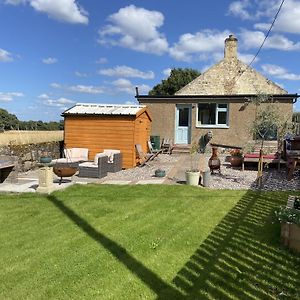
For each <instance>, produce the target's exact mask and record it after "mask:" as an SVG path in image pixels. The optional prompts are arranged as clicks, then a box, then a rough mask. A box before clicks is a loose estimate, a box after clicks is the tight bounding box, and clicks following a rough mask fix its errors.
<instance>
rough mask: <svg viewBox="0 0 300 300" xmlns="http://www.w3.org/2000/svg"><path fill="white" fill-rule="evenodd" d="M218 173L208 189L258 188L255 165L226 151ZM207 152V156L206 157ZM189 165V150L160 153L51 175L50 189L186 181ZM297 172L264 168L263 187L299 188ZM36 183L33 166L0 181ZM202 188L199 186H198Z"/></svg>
mask: <svg viewBox="0 0 300 300" xmlns="http://www.w3.org/2000/svg"><path fill="white" fill-rule="evenodd" d="M219 157H220V160H221V173H218V172H215V173H214V174H212V175H211V176H210V184H209V187H208V188H210V189H229V190H241V189H243V190H249V189H250V190H258V188H257V185H256V176H257V170H256V168H257V167H256V166H255V165H252V166H247V168H246V169H245V170H244V171H242V170H241V169H234V168H232V167H231V166H230V163H229V162H227V160H226V155H223V156H222V155H220V156H219ZM208 158H209V156H207V157H206V159H207V160H208ZM189 166H190V156H189V154H172V155H168V154H160V155H158V156H157V157H156V158H155V159H154V160H153V161H150V162H149V163H148V164H147V165H145V166H143V167H135V168H132V169H126V170H122V171H120V172H117V173H109V174H108V176H106V177H104V178H101V179H96V178H82V177H78V175H74V176H73V177H72V178H64V179H63V182H62V184H61V185H59V178H57V177H56V176H54V186H53V189H54V190H56V189H63V188H65V187H68V186H70V185H72V184H74V183H80V184H87V183H99V184H185V171H186V170H187V169H188V168H189ZM157 169H163V170H165V171H166V176H165V177H164V178H157V177H155V170H157ZM299 179H300V178H299V174H298V173H297V174H295V176H294V178H293V179H292V180H290V181H288V180H287V175H286V168H285V167H284V166H282V168H281V170H280V171H278V170H277V168H276V167H275V166H274V167H270V168H267V169H265V170H264V175H263V187H262V190H263V191H295V190H299V189H300V180H299ZM37 187H38V170H37V169H36V170H32V171H29V172H26V173H20V174H19V175H18V180H17V182H14V183H6V182H5V183H2V184H0V192H1V191H9V192H35V190H36V188H37ZM199 188H201V186H199Z"/></svg>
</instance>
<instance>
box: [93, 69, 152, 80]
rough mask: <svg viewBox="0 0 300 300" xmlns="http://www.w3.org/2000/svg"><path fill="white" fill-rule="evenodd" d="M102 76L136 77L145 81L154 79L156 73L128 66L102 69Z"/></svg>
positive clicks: (100, 71) (100, 72)
mask: <svg viewBox="0 0 300 300" xmlns="http://www.w3.org/2000/svg"><path fill="white" fill-rule="evenodd" d="M98 73H99V74H101V75H106V76H115V77H136V78H143V79H153V78H154V73H153V72H152V71H148V72H143V71H140V70H138V69H134V68H131V67H128V66H116V67H114V68H110V69H102V70H99V71H98Z"/></svg>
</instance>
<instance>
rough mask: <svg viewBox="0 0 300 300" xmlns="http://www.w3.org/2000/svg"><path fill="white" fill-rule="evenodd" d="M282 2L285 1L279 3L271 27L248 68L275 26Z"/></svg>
mask: <svg viewBox="0 0 300 300" xmlns="http://www.w3.org/2000/svg"><path fill="white" fill-rule="evenodd" d="M284 1H285V0H282V1H281V3H280V5H279V8H278V10H277V12H276V14H275V16H274V19H273V22H272V23H271V26H270V28H269V30H268V32H267V34H266V36H265V38H264V40H263V42H262V44H261V45H260V47H259V48H258V50H257V52H256V54H255V55H254V57H253V59H252V60H251V62H250V64H249V65H248V67H250V66H251V65H252V63H253V62H254V61H255V59H256V57H257V56H258V54H259V52H260V51H261V49H262V47H263V46H264V44H265V42H266V40H267V38H268V36H269V35H270V33H271V30H272V28H273V26H274V24H275V21H276V19H277V17H278V14H279V12H280V11H281V8H282V5H283V3H284Z"/></svg>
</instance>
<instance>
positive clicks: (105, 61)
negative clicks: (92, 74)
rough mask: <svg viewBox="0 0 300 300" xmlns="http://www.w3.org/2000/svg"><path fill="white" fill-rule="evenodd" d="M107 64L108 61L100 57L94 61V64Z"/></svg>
mask: <svg viewBox="0 0 300 300" xmlns="http://www.w3.org/2000/svg"><path fill="white" fill-rule="evenodd" d="M107 62H108V59H107V58H106V57H100V58H99V59H97V60H96V64H106V63H107Z"/></svg>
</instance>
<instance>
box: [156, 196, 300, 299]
mask: <svg viewBox="0 0 300 300" xmlns="http://www.w3.org/2000/svg"><path fill="white" fill-rule="evenodd" d="M281 195H282V194H281ZM276 197H280V194H276V193H272V194H266V193H257V192H256V193H254V192H250V191H249V192H248V193H247V194H246V195H245V196H244V197H243V198H242V199H241V200H240V201H239V202H238V204H237V205H236V206H235V207H234V208H233V209H232V210H231V211H230V212H229V213H228V214H227V215H226V216H225V217H224V219H223V220H222V221H221V222H220V223H219V224H218V225H217V226H216V227H215V229H214V230H213V231H212V233H211V234H210V235H209V236H208V237H207V238H206V240H205V241H204V242H203V243H201V245H200V246H199V248H198V249H197V250H196V251H195V253H194V254H193V255H192V256H191V257H190V259H189V261H188V262H187V263H186V264H185V265H184V267H183V268H182V269H181V270H180V271H179V272H178V273H177V275H176V277H175V278H174V279H173V280H172V284H173V285H174V287H176V288H177V289H179V290H180V291H181V292H182V294H183V296H181V297H179V298H178V299H300V290H299V286H300V256H297V255H291V254H290V253H289V252H288V251H287V250H285V249H282V248H281V247H280V245H279V241H278V238H279V233H278V232H279V225H278V224H277V223H273V222H272V221H274V217H273V211H274V209H276V208H277V207H278V203H283V202H282V201H281V202H280V199H278V198H277V199H276ZM170 292H172V291H170ZM157 299H161V300H163V299H173V298H172V297H168V290H164V291H163V292H162V293H161V294H160V295H159V296H158V298H157Z"/></svg>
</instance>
